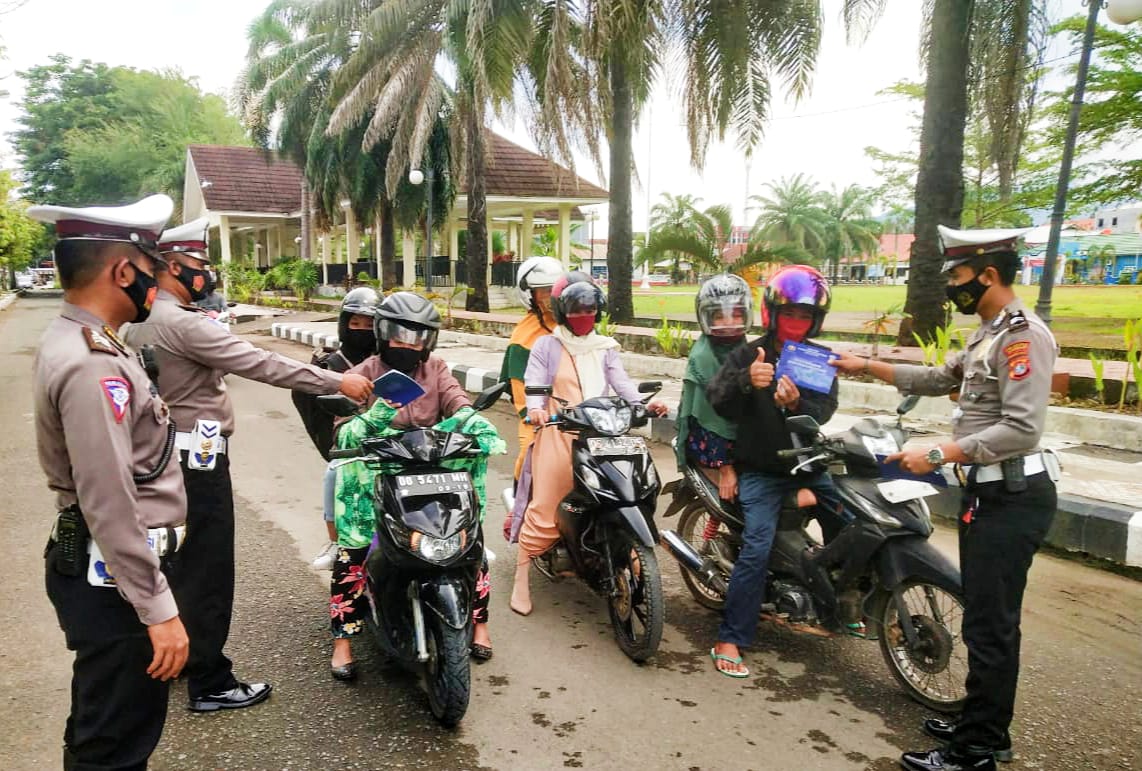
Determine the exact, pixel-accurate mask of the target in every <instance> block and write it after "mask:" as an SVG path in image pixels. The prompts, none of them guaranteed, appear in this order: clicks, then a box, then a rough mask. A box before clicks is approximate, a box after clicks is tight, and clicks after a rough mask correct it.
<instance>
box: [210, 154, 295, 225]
mask: <svg viewBox="0 0 1142 771" xmlns="http://www.w3.org/2000/svg"><path fill="white" fill-rule="evenodd" d="M189 152H190V157H191V158H192V159H193V161H194V168H195V170H197V171H198V179H199V181H200V182H202V183H205V182H209V183H210V184H209V185H208V186H206V187H204V188H203V190H202V193H203V195H204V196H205V198H206V208H208V209H210V210H211V211H222V212H225V211H245V212H274V213H279V214H292V213H294V212H297V211H300V210H301V184H302V174H301V169H299V168H298V167H297V165H296V164H295V163H294V162H293V161H291V160H289V159H288V158H286V157H284V156H281V155H278V154H277V153H274V152H270V151H266V150H262V149H259V148H257V147H224V146H219V145H191V146H190V148H189Z"/></svg>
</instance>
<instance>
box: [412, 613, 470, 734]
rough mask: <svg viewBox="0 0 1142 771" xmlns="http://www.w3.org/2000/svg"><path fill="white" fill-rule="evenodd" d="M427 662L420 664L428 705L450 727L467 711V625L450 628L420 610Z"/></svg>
mask: <svg viewBox="0 0 1142 771" xmlns="http://www.w3.org/2000/svg"><path fill="white" fill-rule="evenodd" d="M424 626H425V633H426V637H427V638H428V640H427V642H428V662H427V663H426V664H425V666H424V677H425V685H426V686H427V688H428V706H429V708H430V709H431V710H432V715H433V717H435V718H436V719H437V720H438V721H439V722H440V724H441V725H443V726H444V727H445V728H454V727H455V726H456V725H457V724H458V723H459V722H460V720H461V719H462V718H463V717H464V713H465V712H467V711H468V699H469V696H470V694H471V691H472V671H471V662H470V660H469V658H468V655H469V652H470V648H469V641H470V640H471V637H472V634H471V629H453V628H452V627H451V626H449V625H448V624H446V623H444V621H442V620H441V619H440V617H439V616H437V615H436V614H435V613H432V612H427V613H425V614H424Z"/></svg>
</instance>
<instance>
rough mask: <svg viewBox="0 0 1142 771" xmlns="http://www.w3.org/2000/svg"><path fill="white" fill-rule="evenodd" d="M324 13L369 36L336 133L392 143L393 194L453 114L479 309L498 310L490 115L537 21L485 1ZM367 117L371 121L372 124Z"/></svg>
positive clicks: (353, 67)
mask: <svg viewBox="0 0 1142 771" xmlns="http://www.w3.org/2000/svg"><path fill="white" fill-rule="evenodd" d="M315 13H316V15H317V16H318V17H319V18H321V19H323V20H325V21H327V22H328V23H332V24H335V25H337V26H339V27H341V28H346V29H351V30H354V32H355V33H357V34H359V36H360V38H359V44H358V45H357V47H356V48H355V49H354V50H353V51H352V53H351V54H350V56H349V58H348V59H347V61H346V62H345V65H344V67H342V68H341V70H340V71H339V72H338V73H337V75H336V78H335V79H334V89H333V100H334V103H335V107H334V110H333V114H332V116H331V118H330V124H329V129H328V132H327V133H329V134H337V133H341V132H345V131H348V130H351V129H352V128H353V127H354V126H356V125H357V124H358V123H359V122H362V121H365V122H366V128H365V131H364V134H363V136H362V149H363V151H365V152H369V151H371V150H372V149H373V148H374V147H376V146H377V145H378V144H379V143H381V142H382V141H385V140H388V141H389V142H390V143H391V147H390V152H389V158H388V163H387V166H386V173H385V180H386V188H387V190H388V192H389V194H390V195H392V194H394V193H395V192H396V190H397V188H398V187H399V186H400V183H401V179H402V178H403V177H404V176H405V171H406V170H407V169H408V168H410V167H412V168H418V167H420V166H421V165H422V164H423V163H424V160H425V151H426V149H427V148H428V147H429V143H430V138H431V137H432V135H433V127H434V126H435V125H436V124H437V122H438V121H439V120H440V118H441V116H442V115H443V114H448V115H449V116H450V117H449V126H450V128H451V131H450V136H451V140H452V158H453V159H454V162H455V164H456V166H457V167H461V166H463V167H464V168H465V172H464V176H465V180H466V185H465V187H466V189H467V195H468V237H467V239H466V244H467V274H468V283H469V285H470V287H471V289H472V291H471V292H470V293H469V295H468V299H467V307H468V309H469V310H485V311H486V310H487V309H488V287H487V280H486V272H487V265H488V250H487V209H486V205H487V204H486V193H485V188H484V179H485V168H486V163H487V157H486V155H487V149H486V148H487V138H486V131H487V117H488V114H489V111H502V110H503V109H504V107H505V106H506V104H507V103H508V101H509V100H510V99H511V97H512V95H513V87H514V85H515V84H516V75H517V71H518V69H519V67H520V66H521V62H522V57H523V55H524V53H525V52H526V51H527V46H528V44H529V41H530V29H531V20H530V16H529V15H528V13H527V12H526V9H525V5H524V4H523V3H522V2H521V0H508V1H507V2H499V3H495V4H492V3H475V2H470V1H466V0H460V1H459V2H451V1H450V0H430V1H429V2H425V3H421V4H416V5H410V4H406V3H395V2H391V1H387V0H323V1H322V2H321V3H320V4H319V5H318V6H317V9H316V12H315ZM440 58H443V59H445V60H447V61H448V62H449V64H450V65H451V66H452V67H453V68H454V69H455V73H456V87H455V89H454V90H453V89H452V88H450V87H449V86H448V84H446V83H445V82H444V80H443V79H442V78H441V77H440V76H439V75H438V74H437V72H436V63H437V60H438V59H440ZM366 119H367V120H366Z"/></svg>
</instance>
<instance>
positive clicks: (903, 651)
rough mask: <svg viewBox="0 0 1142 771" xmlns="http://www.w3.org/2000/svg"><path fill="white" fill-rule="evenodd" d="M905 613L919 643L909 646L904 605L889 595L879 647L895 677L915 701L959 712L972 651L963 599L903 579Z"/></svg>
mask: <svg viewBox="0 0 1142 771" xmlns="http://www.w3.org/2000/svg"><path fill="white" fill-rule="evenodd" d="M901 596H902V598H903V604H904V606H905V607H904V608H903V612H904V614H905V615H907V616H908V617H909V618H910V619H911V620H912V627H913V629H915V630H916V643H915V644H914V645H910V644H909V643H908V639H907V637H906V636H905V634H904V630H903V629H902V628H901V626H900V610H901V609H900V608H898V607H897V603H896V598H895V597H889V598H888V601H887V602H886V603H885V605H884V613H883V615H882V616H881V618H880V619H879V620H880V622H881V623H882V624H883V626H882V627H881V629H882V633H881V634H880V651H881V653H882V654H884V661H885V662H886V663H887V664H888V669H889V670H890V671H891V672H892V675H893V677H895V678H896V681H897V682H899V683H900V685H902V686H903V687H904V689H905V690H906V691H907V692H908V695H909V696H911V697H912V698H913V699H915V700H916V701H918V702H920V703H921V704H923V705H924V706H925V707H928V708H929V709H932V710H935V711H937V712H946V713H956V712H959V711H960V710H961V709H962V707H963V703H964V697H965V696H966V692H965V689H964V681H965V679H966V677H967V673H968V651H967V645H966V644H965V643H964V638H963V629H962V627H963V620H964V598H963V593H962V592H961V591H960V590H959V589H955V590H952V589H950V588H944V587H940V586H936V585H934V584H930V583H926V582H923V581H917V580H910V581H905V582H904V585H903V587H902V591H901Z"/></svg>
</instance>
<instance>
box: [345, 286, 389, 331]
mask: <svg viewBox="0 0 1142 771" xmlns="http://www.w3.org/2000/svg"><path fill="white" fill-rule="evenodd" d="M380 304H381V296H380V295H379V294H377V292H376V290H375V289H373V288H371V287H367V286H359V287H357V288H356V289H354V290H352V291H351V292H349V294H347V295H345V299H344V300H342V301H341V315H340V316H338V317H337V334H338V336H339V337H344V335H345V333H346V332H348V331H349V319H350V317H352V316H368V317H369V318H371V319H375V318H376V317H377V306H379V305H380Z"/></svg>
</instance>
